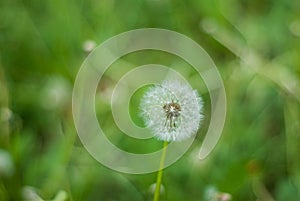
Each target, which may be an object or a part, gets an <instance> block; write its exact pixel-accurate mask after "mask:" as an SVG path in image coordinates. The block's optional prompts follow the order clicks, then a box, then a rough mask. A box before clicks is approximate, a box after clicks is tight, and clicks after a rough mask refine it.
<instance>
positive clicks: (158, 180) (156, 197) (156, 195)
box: [153, 141, 168, 201]
mask: <svg viewBox="0 0 300 201" xmlns="http://www.w3.org/2000/svg"><path fill="white" fill-rule="evenodd" d="M167 145H168V142H167V141H164V148H163V152H162V154H161V158H160V164H159V170H158V173H157V178H156V186H155V193H154V200H153V201H159V195H160V186H161V180H162V173H163V167H164V163H165V158H166V152H167Z"/></svg>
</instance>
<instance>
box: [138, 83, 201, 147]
mask: <svg viewBox="0 0 300 201" xmlns="http://www.w3.org/2000/svg"><path fill="white" fill-rule="evenodd" d="M140 108H141V111H142V116H143V117H144V120H145V123H146V126H147V127H148V128H149V129H150V130H151V131H152V132H153V134H154V136H155V137H156V138H157V139H159V140H163V141H167V142H170V141H181V140H184V139H186V138H189V137H191V136H193V135H195V134H196V132H197V131H198V129H199V126H200V122H201V119H202V117H203V115H202V108H203V102H202V98H201V97H200V96H199V95H198V93H197V91H196V90H193V89H192V88H191V87H190V85H187V84H184V83H182V82H179V81H171V80H168V81H164V82H163V83H162V84H161V85H155V86H153V87H151V88H150V89H149V90H148V91H147V92H146V93H145V95H144V97H143V98H142V101H141V105H140Z"/></svg>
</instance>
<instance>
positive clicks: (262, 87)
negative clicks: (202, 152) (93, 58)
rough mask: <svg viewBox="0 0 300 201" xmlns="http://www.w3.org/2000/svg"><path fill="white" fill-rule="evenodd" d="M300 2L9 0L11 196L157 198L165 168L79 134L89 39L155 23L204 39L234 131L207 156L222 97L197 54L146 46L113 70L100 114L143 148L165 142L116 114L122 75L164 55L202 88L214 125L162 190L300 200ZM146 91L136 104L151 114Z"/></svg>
mask: <svg viewBox="0 0 300 201" xmlns="http://www.w3.org/2000/svg"><path fill="white" fill-rule="evenodd" d="M299 10H300V2H299V1H296V0H291V1H286V0H262V1H259V0H252V1H246V0H243V1H237V0H225V1H216V0H212V1H209V0H186V1H180V0H136V1H133V0H103V1H102V0H101V1H96V0H94V1H92V0H74V1H71V0H64V1H63V0H51V1H50V0H44V1H39V0H23V1H22V0H0V112H1V113H0V114H1V115H0V200H1V201H2V200H3V201H6V200H39V199H43V200H55V201H62V200H70V201H77V200H78V201H80V200H84V201H86V200H88V201H94V200H101V201H102V200H103V201H144V200H146V201H147V200H152V196H153V195H152V193H151V188H150V186H151V185H152V184H153V183H154V182H155V179H156V173H151V174H145V175H128V174H121V173H118V172H115V171H113V170H110V169H108V168H106V167H104V166H102V165H101V164H99V163H98V162H96V161H95V160H94V159H93V158H92V157H91V156H90V155H89V154H88V153H87V151H86V150H85V149H84V148H83V146H82V144H81V142H80V140H79V139H78V137H77V134H76V131H75V127H74V123H73V118H72V108H71V104H72V102H71V95H72V87H73V83H74V81H75V77H76V74H77V72H78V70H79V68H80V65H81V63H82V62H83V61H84V59H85V58H86V56H87V53H86V52H84V50H83V48H82V45H83V43H84V41H86V40H93V41H95V43H96V44H97V45H99V44H101V42H103V41H105V40H106V39H108V38H110V37H112V36H114V35H116V34H119V33H122V32H124V31H128V30H131V29H137V28H147V27H154V28H164V29H170V30H174V31H177V32H179V33H182V34H184V35H186V36H188V37H190V38H192V39H193V40H195V41H196V42H198V43H199V44H200V45H201V46H202V47H203V48H204V49H205V50H206V51H207V52H208V53H209V55H210V56H211V58H212V59H213V60H214V61H215V63H216V65H217V66H218V69H219V71H220V73H221V76H222V78H223V80H224V84H225V88H226V94H227V101H228V103H227V104H228V105H227V118H226V123H225V128H224V131H223V135H222V137H221V139H220V141H219V143H218V144H217V146H216V148H215V149H214V151H213V152H212V154H211V155H210V156H209V157H208V158H207V159H205V160H204V161H199V160H197V158H196V154H197V152H198V150H199V147H200V146H201V142H202V140H203V137H204V135H205V132H206V130H207V127H208V124H209V117H210V106H209V104H210V100H209V96H208V94H207V91H206V89H205V87H204V86H202V85H198V83H199V80H200V78H199V77H198V76H197V74H196V73H195V72H194V71H193V70H192V68H191V67H190V66H188V64H186V63H184V62H183V61H182V60H181V59H179V58H177V57H175V56H172V55H168V54H166V53H162V52H155V51H148V52H147V51H145V52H139V53H134V54H131V55H127V56H125V57H124V58H121V59H120V61H118V62H117V63H116V64H114V65H115V67H114V65H112V66H111V68H110V69H109V70H108V71H107V72H106V73H105V76H104V78H103V79H102V80H101V81H100V83H99V90H98V92H99V94H100V95H101V97H99V98H98V99H97V101H96V102H97V103H96V109H97V115H98V119H99V122H101V125H102V126H103V127H104V129H105V131H106V133H108V137H109V139H110V140H111V141H112V142H113V143H115V144H116V145H117V146H119V147H121V148H122V149H124V150H128V151H131V152H136V153H147V152H149V151H154V150H157V149H159V148H160V147H161V146H162V143H160V142H157V141H156V140H145V141H141V140H134V139H128V138H127V137H126V135H124V134H123V133H122V132H121V131H120V130H119V129H118V128H117V127H116V126H115V124H114V123H113V119H112V115H111V111H110V108H109V101H108V99H109V97H107V94H109V91H110V90H111V89H112V87H113V86H114V84H116V82H117V80H118V78H119V77H120V76H122V75H123V74H124V73H126V72H127V71H128V70H130V69H132V68H134V67H135V66H138V65H142V64H147V63H159V64H164V65H168V66H170V67H172V68H174V69H176V70H178V71H179V72H181V73H182V74H183V75H185V77H186V78H187V79H188V80H189V81H190V83H191V85H192V86H193V87H194V88H196V89H198V90H199V93H200V94H201V93H202V96H203V99H204V100H205V115H206V118H205V120H204V122H203V127H202V128H201V129H200V131H199V132H198V135H197V138H196V140H195V142H194V143H193V146H192V147H191V148H190V149H189V151H188V152H187V153H186V154H185V155H184V157H182V158H181V159H180V160H179V161H178V162H176V163H175V164H173V165H172V166H170V167H168V168H167V169H165V171H164V175H163V185H164V189H165V190H164V193H163V194H162V196H161V200H168V201H183V200H188V201H213V199H212V198H209V192H215V194H218V193H219V192H226V193H229V194H230V195H231V196H232V200H233V201H248V200H249V201H252V200H259V201H272V200H277V201H287V200H288V201H298V200H300V194H299V193H300V156H299V155H300V132H299V131H300V122H299V121H300V105H299V103H300V84H299V83H300V67H299V66H300V56H299V52H300V14H299ZM117 66H119V68H118V67H117ZM120 66H122V68H120ZM100 86H101V87H100ZM141 92H142V91H138V92H137V93H136V94H135V96H134V97H133V98H132V100H131V104H130V111H131V115H132V117H133V121H134V122H136V123H137V124H139V125H142V124H143V122H142V121H141V119H140V117H139V116H138V104H139V98H140V96H141V94H142V93H141ZM103 94H104V95H103ZM105 94H106V96H105ZM37 196H38V197H37ZM215 200H216V199H215Z"/></svg>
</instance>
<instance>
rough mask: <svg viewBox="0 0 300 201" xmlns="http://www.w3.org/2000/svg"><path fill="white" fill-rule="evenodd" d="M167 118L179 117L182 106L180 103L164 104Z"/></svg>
mask: <svg viewBox="0 0 300 201" xmlns="http://www.w3.org/2000/svg"><path fill="white" fill-rule="evenodd" d="M163 109H164V111H165V113H166V115H167V118H173V117H179V115H180V111H181V107H180V105H179V104H178V103H173V102H172V103H167V104H165V105H164V106H163Z"/></svg>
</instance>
